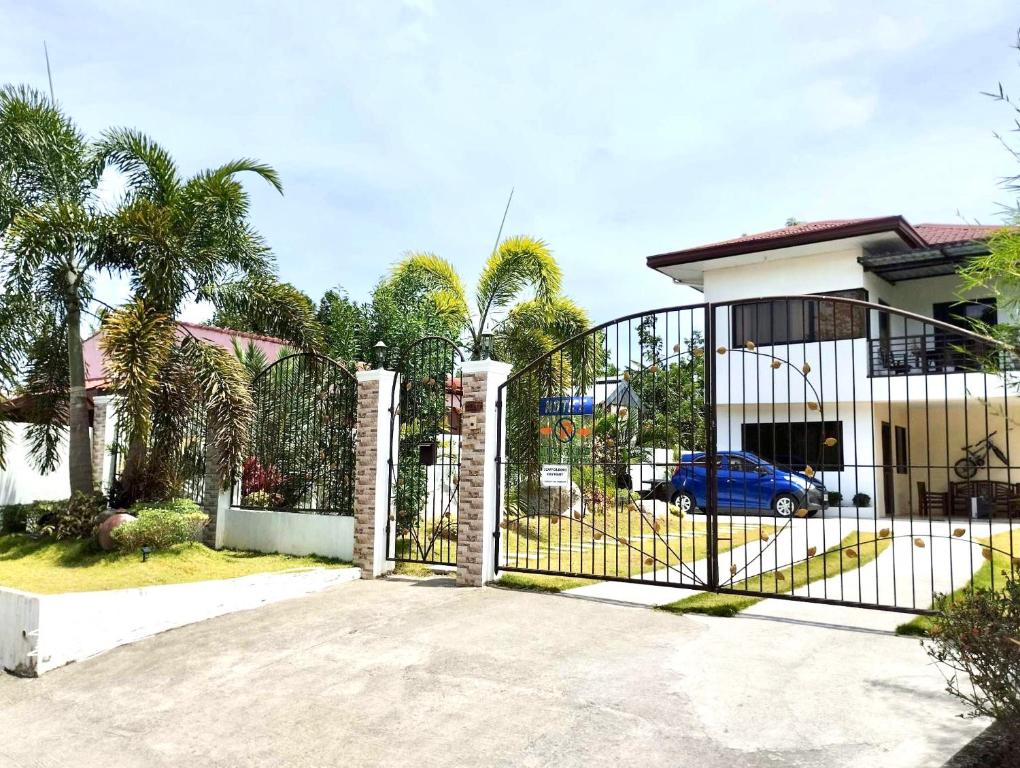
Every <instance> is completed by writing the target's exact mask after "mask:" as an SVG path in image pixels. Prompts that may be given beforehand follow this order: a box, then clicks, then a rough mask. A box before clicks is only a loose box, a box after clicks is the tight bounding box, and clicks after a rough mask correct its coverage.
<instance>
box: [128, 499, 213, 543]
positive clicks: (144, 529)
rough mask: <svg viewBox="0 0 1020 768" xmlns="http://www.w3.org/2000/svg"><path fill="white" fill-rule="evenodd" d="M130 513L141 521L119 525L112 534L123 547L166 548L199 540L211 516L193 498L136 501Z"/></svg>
mask: <svg viewBox="0 0 1020 768" xmlns="http://www.w3.org/2000/svg"><path fill="white" fill-rule="evenodd" d="M128 513H129V514H131V515H134V516H135V517H136V518H137V520H132V521H131V522H128V523H124V524H122V525H119V526H117V527H116V528H114V529H113V533H112V536H113V540H114V542H115V543H116V544H117V546H118V548H120V549H138V548H140V547H151V548H152V549H166V548H167V547H172V546H173V545H174V544H183V543H184V542H186V541H196V540H197V539H198V538H199V537H200V536H201V535H202V529H203V528H205V526H206V524H207V523H208V522H209V516H208V515H207V514H205V512H203V511H202V509H201V508H200V507H199V506H198V505H197V504H196V503H195V502H193V501H191V499H173V500H171V501H164V502H158V503H153V502H146V503H140V504H135V505H134V506H133V507H131V509H129V510H128Z"/></svg>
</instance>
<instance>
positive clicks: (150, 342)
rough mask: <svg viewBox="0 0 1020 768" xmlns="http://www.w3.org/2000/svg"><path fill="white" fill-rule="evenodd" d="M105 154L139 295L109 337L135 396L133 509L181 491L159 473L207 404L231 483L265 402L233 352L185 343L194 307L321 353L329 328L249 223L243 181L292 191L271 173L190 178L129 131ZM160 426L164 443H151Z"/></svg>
mask: <svg viewBox="0 0 1020 768" xmlns="http://www.w3.org/2000/svg"><path fill="white" fill-rule="evenodd" d="M98 152H99V155H100V157H101V158H102V159H103V161H104V162H106V163H108V164H110V165H111V166H113V167H115V168H117V169H118V170H120V171H121V173H123V174H124V176H125V177H126V178H127V180H128V190H127V193H126V196H125V198H124V200H123V201H122V202H121V204H120V205H119V206H118V208H117V210H116V211H115V213H114V214H113V215H112V217H111V223H110V230H111V237H110V242H111V257H112V259H113V261H114V262H115V264H116V265H117V266H118V267H119V268H121V269H123V270H125V271H127V272H129V274H131V277H132V287H133V289H134V296H133V301H132V302H131V303H130V304H129V305H128V306H127V307H125V308H123V309H122V310H119V311H117V312H115V313H113V314H112V315H111V317H110V318H109V319H108V320H107V323H106V325H105V333H104V337H103V341H102V346H103V350H104V354H105V356H106V359H107V365H108V370H109V372H110V374H111V376H110V377H111V379H112V381H113V384H114V386H115V387H116V389H117V391H118V392H119V393H120V394H121V395H122V396H123V407H122V409H121V413H122V414H123V415H124V417H125V418H126V423H127V434H128V454H127V461H126V465H125V468H124V473H123V475H122V477H121V484H122V489H121V492H122V499H121V502H122V503H127V502H130V501H132V500H134V499H136V498H140V497H145V496H150V497H151V496H155V497H159V496H163V495H166V494H168V493H170V492H172V490H173V489H172V488H168V487H166V485H167V484H166V483H165V482H163V480H164V478H163V477H161V476H160V475H161V473H160V472H156V471H153V470H154V469H155V468H157V467H159V466H165V465H166V460H165V459H166V457H165V456H163V455H161V451H160V450H158V449H159V448H160V446H161V445H162V446H165V447H167V448H172V446H173V445H174V439H173V438H174V436H175V435H176V434H178V433H180V432H183V431H184V429H185V427H186V424H183V423H182V422H181V419H182V418H183V416H184V415H186V414H191V413H193V412H194V409H193V408H190V407H189V405H193V403H194V400H195V398H198V399H200V400H201V401H203V402H205V403H206V405H207V410H208V414H209V431H210V436H211V438H212V440H213V443H214V445H215V447H216V449H217V455H218V456H219V461H220V471H221V474H222V475H223V476H224V477H225V478H226V477H228V476H229V475H230V473H231V472H232V471H233V470H236V469H237V468H238V467H239V466H240V462H241V460H242V454H243V451H244V445H245V443H246V441H247V439H248V433H249V429H250V425H251V418H252V416H251V412H252V407H253V406H252V402H251V395H250V392H249V391H248V387H247V380H248V377H247V376H246V374H245V371H244V368H243V366H242V365H241V364H240V362H239V361H238V359H237V358H236V356H234V355H232V354H231V353H230V352H229V351H228V350H224V349H222V348H220V347H217V346H215V345H210V344H207V343H205V342H202V341H200V340H198V339H196V338H193V337H190V338H189V337H188V336H185V337H184V338H183V339H182V338H181V335H180V333H179V331H178V330H177V326H176V324H174V323H173V322H172V320H173V318H174V317H176V315H177V314H178V313H179V312H180V310H181V308H182V306H183V305H184V304H185V302H187V301H193V300H197V301H200V302H201V301H204V302H209V303H211V304H212V305H213V306H214V308H215V309H216V310H217V312H219V313H221V314H226V315H230V316H234V317H243V318H245V320H246V322H250V323H254V324H257V325H258V327H260V328H261V329H262V330H263V331H264V332H268V333H273V334H274V335H277V336H281V337H283V338H285V339H287V340H288V341H291V342H292V343H294V344H295V346H297V347H299V348H302V349H318V348H319V347H320V346H321V343H322V331H321V328H320V326H319V324H318V321H317V320H316V318H315V314H314V306H313V305H312V304H311V303H310V302H309V301H308V300H307V299H306V298H305V297H304V296H303V295H302V294H300V292H298V291H296V290H294V289H293V287H291V286H288V285H286V284H283V283H280V282H278V281H277V279H276V275H275V265H274V263H273V259H272V255H271V253H270V251H269V249H268V247H267V246H266V244H265V243H264V241H263V240H262V238H261V237H260V236H259V234H258V233H257V232H255V231H254V229H253V228H252V227H251V225H250V224H249V222H248V210H249V199H248V194H247V192H246V191H245V189H244V187H243V186H242V185H241V183H240V181H239V180H238V178H237V177H238V176H239V175H240V174H242V173H252V174H255V175H256V176H258V177H260V178H262V179H263V180H265V181H266V182H268V183H269V184H270V185H272V186H273V187H274V188H275V189H277V190H278V191H280V192H282V186H281V184H280V180H279V177H278V176H277V174H276V172H275V171H274V170H273V169H272V168H271V167H269V166H268V165H265V164H263V163H259V162H257V161H254V160H250V159H241V160H234V161H231V162H228V163H226V164H224V165H222V166H220V167H218V168H214V169H212V170H207V171H202V172H200V173H198V174H196V175H194V176H192V177H191V178H188V179H182V178H181V176H180V174H179V172H178V170H177V167H176V165H175V164H174V162H173V159H172V158H171V157H170V155H169V153H168V152H166V150H164V149H163V148H162V147H160V146H159V145H158V144H156V143H155V142H153V141H152V140H151V139H149V138H148V137H146V136H144V135H142V134H139V133H137V132H135V131H129V130H113V131H108V132H107V133H106V134H104V136H103V138H102V140H101V141H100V142H99V144H98ZM155 423H159V424H160V425H161V430H160V435H159V438H160V442H156V443H154V444H152V445H150V444H149V439H148V438H149V433H150V426H151V425H153V424H155ZM147 454H148V455H149V458H150V459H151V461H148V462H147Z"/></svg>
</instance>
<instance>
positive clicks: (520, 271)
mask: <svg viewBox="0 0 1020 768" xmlns="http://www.w3.org/2000/svg"><path fill="white" fill-rule="evenodd" d="M405 277H413V278H415V279H416V280H418V281H420V282H422V283H423V284H424V285H426V286H427V288H428V291H429V293H428V295H429V296H430V298H431V300H432V302H433V304H434V307H435V311H436V313H437V314H439V315H440V316H444V317H449V318H451V319H453V320H454V321H456V322H459V323H460V324H462V327H464V328H466V335H467V346H468V352H469V354H470V357H471V359H472V360H480V359H482V358H483V357H485V355H486V354H489V353H490V351H491V354H492V355H493V356H494V357H496V358H497V359H501V360H506V361H508V362H511V363H514V365H515V367H520V366H521V365H524V364H526V363H528V362H530V361H531V360H532V359H534V358H535V357H538V356H539V355H541V354H543V353H544V352H547V351H549V350H550V349H551V348H552V347H553V346H555V345H556V344H558V343H560V342H562V341H565V340H566V339H568V338H570V337H571V336H574V335H575V334H577V333H580V332H581V331H583V330H584V329H585V328H587V326H588V315H587V313H586V312H585V311H584V310H583V309H581V308H580V307H579V306H578V305H577V304H575V303H574V302H573V301H571V300H570V299H568V298H567V297H565V296H562V295H560V293H559V291H560V285H561V283H562V273H561V271H560V267H559V265H558V264H557V263H556V260H555V259H554V258H553V256H552V253H551V252H550V250H549V247H548V246H547V245H546V244H545V243H544V242H542V241H541V240H538V239H535V238H532V237H527V236H517V237H510V238H507V239H506V240H504V241H503V242H501V243H500V244H499V245H498V246H497V247H496V249H495V250H494V251H493V253H492V255H491V256H490V257H489V259H488V260H487V261H486V263H485V266H484V267H483V269H482V273H481V275H480V276H479V278H478V285H477V286H476V289H475V296H474V309H473V311H472V309H471V308H470V307H469V302H468V296H467V292H466V291H465V289H464V284H463V282H462V281H461V279H460V276H459V275H458V274H457V271H456V270H455V269H454V267H453V265H452V264H450V262H448V261H446V260H445V259H442V258H440V257H439V256H436V255H435V254H432V253H411V254H409V255H408V256H407V257H406V258H404V260H403V261H401V262H400V263H399V264H397V266H396V267H395V268H394V272H393V275H392V277H391V279H393V280H399V279H401V278H405ZM528 289H531V290H532V292H533V295H532V296H530V297H527V296H526V293H527V291H528ZM499 318H502V319H499ZM490 334H491V350H489V349H487V348H486V347H487V346H488V344H487V337H488V336H489V335H490Z"/></svg>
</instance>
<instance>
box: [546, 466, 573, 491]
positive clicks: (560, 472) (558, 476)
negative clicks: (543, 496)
mask: <svg viewBox="0 0 1020 768" xmlns="http://www.w3.org/2000/svg"><path fill="white" fill-rule="evenodd" d="M540 482H541V485H542V487H543V488H569V487H570V465H569V464H543V465H542V475H541V479H540Z"/></svg>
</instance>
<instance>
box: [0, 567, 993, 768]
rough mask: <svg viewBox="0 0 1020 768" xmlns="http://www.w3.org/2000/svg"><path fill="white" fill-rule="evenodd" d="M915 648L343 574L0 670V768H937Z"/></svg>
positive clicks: (941, 739)
mask: <svg viewBox="0 0 1020 768" xmlns="http://www.w3.org/2000/svg"><path fill="white" fill-rule="evenodd" d="M943 687H944V683H943V680H942V677H941V675H940V674H939V672H938V671H937V670H936V669H935V668H933V667H932V666H931V665H930V664H929V662H928V659H927V657H926V656H925V654H924V652H923V651H922V649H921V648H920V646H919V644H918V642H917V641H916V640H911V639H904V638H897V637H893V636H890V635H888V634H886V633H876V632H868V631H849V630H844V629H834V628H831V627H827V626H820V625H818V624H817V623H810V622H806V621H788V620H783V621H780V620H775V619H764V618H761V617H738V618H735V619H713V618H708V617H691V616H674V615H670V614H666V613H661V612H658V611H650V610H646V609H642V608H635V607H624V606H618V605H611V604H606V603H601V602H597V601H592V600H580V599H571V598H568V597H563V596H561V595H539V594H527V593H520V592H512V591H509V590H502V589H455V588H453V587H452V586H451V581H450V580H449V579H443V578H438V579H429V580H424V581H415V580H407V579H390V580H386V581H375V582H365V581H361V582H355V583H352V584H348V585H345V586H342V587H337V588H334V589H331V590H328V591H326V592H323V593H320V594H317V595H312V596H309V597H304V598H299V599H295V600H291V601H287V602H283V603H277V604H275V605H271V606H267V607H264V608H261V609H259V610H256V611H249V612H245V613H238V614H232V615H230V616H224V617H220V618H217V619H212V620H210V621H207V622H204V623H202V624H196V625H192V626H189V627H185V628H182V629H178V630H173V631H171V632H168V633H165V634H163V635H160V636H157V637H155V638H151V639H149V640H146V641H143V642H140V643H137V644H135V645H131V646H126V647H123V648H119V649H116V650H114V651H111V652H110V653H108V654H105V655H103V656H100V657H98V658H95V659H92V660H90V661H87V662H83V663H80V664H75V665H72V666H69V667H65V668H63V669H60V670H56V671H54V672H52V673H51V674H50V675H48V676H46V677H44V678H41V679H39V680H23V679H17V678H12V677H0V734H3V738H2V739H0V766H3V767H4V768H7V767H8V766H26V765H33V766H35V765H47V766H49V765H52V766H58V765H74V766H80V767H81V768H89V767H90V766H103V767H104V768H105V767H106V766H179V765H210V766H238V765H245V766H299V765H300V766H308V765H316V766H319V765H321V766H326V765H359V766H392V765H409V764H410V765H428V766H477V765H485V766H563V767H569V766H585V768H590V767H591V766H603V765H606V766H614V768H615V767H617V766H632V765H633V766H641V768H656V767H657V766H687V765H690V766H698V768H758V767H759V766H784V765H787V766H799V767H801V768H804V767H807V768H812V767H814V766H818V767H823V766H824V768H840V767H841V766H861V765H874V766H882V767H883V768H907V767H909V768H915V767H917V766H939V765H941V764H942V763H943V762H944V761H945V759H946V758H948V757H949V756H950V755H951V754H953V753H954V752H955V751H956V750H957V749H959V748H960V747H961V746H962V745H963V744H964V743H966V742H967V741H969V740H970V739H971V738H972V737H973V736H974V735H976V734H977V733H978V732H979V731H980V730H981V729H982V727H983V726H984V723H981V722H972V721H966V720H962V719H960V718H959V717H957V715H958V714H959V713H960V712H961V707H960V706H959V705H958V704H957V703H956V702H955V701H954V700H953V699H951V698H950V697H948V696H947V695H946V694H945V693H944V692H943Z"/></svg>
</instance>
